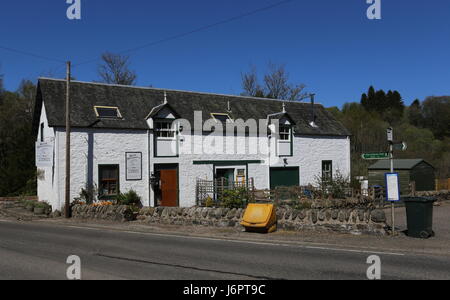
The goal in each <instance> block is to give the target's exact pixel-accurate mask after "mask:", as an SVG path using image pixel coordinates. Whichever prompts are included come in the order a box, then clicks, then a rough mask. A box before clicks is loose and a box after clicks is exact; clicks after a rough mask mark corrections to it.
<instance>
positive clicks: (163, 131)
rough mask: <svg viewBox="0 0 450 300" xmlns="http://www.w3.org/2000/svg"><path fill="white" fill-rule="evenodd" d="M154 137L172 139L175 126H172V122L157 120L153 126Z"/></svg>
mask: <svg viewBox="0 0 450 300" xmlns="http://www.w3.org/2000/svg"><path fill="white" fill-rule="evenodd" d="M155 127H156V128H155V131H156V137H157V138H163V139H174V138H175V128H172V122H167V121H164V122H161V121H157V122H156V126H155Z"/></svg>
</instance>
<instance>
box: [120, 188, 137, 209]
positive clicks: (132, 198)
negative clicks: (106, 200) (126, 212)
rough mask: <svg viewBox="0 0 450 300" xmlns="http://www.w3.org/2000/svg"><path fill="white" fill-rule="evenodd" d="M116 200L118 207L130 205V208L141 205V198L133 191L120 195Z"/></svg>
mask: <svg viewBox="0 0 450 300" xmlns="http://www.w3.org/2000/svg"><path fill="white" fill-rule="evenodd" d="M116 200H117V204H120V205H131V206H140V205H141V197H140V196H139V195H138V194H137V193H136V192H135V191H134V190H130V191H129V192H127V193H125V194H122V193H120V194H119V195H118V196H117V198H116Z"/></svg>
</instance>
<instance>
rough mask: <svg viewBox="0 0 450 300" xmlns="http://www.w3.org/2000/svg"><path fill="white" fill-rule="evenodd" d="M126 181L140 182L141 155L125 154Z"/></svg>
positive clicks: (137, 153) (135, 153)
mask: <svg viewBox="0 0 450 300" xmlns="http://www.w3.org/2000/svg"><path fill="white" fill-rule="evenodd" d="M125 159H126V180H142V153H141V152H127V153H126V158H125Z"/></svg>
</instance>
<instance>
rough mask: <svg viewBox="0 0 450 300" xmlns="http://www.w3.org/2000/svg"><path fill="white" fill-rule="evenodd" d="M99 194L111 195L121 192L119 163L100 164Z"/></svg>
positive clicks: (102, 195) (103, 195)
mask: <svg viewBox="0 0 450 300" xmlns="http://www.w3.org/2000/svg"><path fill="white" fill-rule="evenodd" d="M98 174H99V194H100V195H99V196H100V197H111V196H117V195H118V194H119V165H99V166H98Z"/></svg>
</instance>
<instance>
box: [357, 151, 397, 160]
mask: <svg viewBox="0 0 450 300" xmlns="http://www.w3.org/2000/svg"><path fill="white" fill-rule="evenodd" d="M389 157H390V156H389V153H388V152H378V153H364V154H363V155H362V159H365V160H372V159H373V160H380V159H389Z"/></svg>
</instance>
